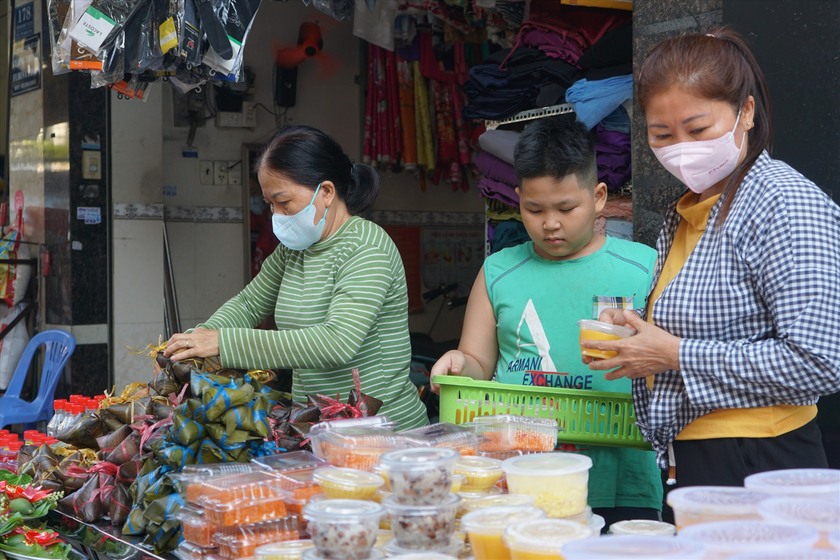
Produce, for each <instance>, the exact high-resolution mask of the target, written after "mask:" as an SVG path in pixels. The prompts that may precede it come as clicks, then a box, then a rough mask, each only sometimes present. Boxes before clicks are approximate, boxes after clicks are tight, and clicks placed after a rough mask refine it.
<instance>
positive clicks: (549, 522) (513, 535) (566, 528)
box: [476, 510, 592, 555]
mask: <svg viewBox="0 0 840 560" xmlns="http://www.w3.org/2000/svg"><path fill="white" fill-rule="evenodd" d="M482 511H485V510H482ZM476 513H477V512H476ZM591 536H592V529H590V528H589V527H587V526H586V525H581V524H580V523H576V522H574V521H566V520H563V519H533V520H530V521H523V522H521V523H516V524H513V525H509V526H508V527H507V528H506V529H505V530H504V534H503V536H502V538H503V539H504V542H505V544H506V545H507V547H508V548H510V549H511V550H518V551H523V552H532V553H543V554H557V555H559V554H560V550H561V548H562V547H563V545H564V544H566V543H568V542H571V541H575V540H578V539H588V538H589V537H591Z"/></svg>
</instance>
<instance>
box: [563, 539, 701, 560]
mask: <svg viewBox="0 0 840 560" xmlns="http://www.w3.org/2000/svg"><path fill="white" fill-rule="evenodd" d="M562 552H563V558H565V559H566V560H609V559H615V560H618V559H624V558H645V559H657V560H682V559H695V558H703V545H701V544H700V543H696V542H693V541H687V540H683V539H681V538H680V537H674V538H670V539H663V538H661V537H649V536H644V535H619V536H614V537H603V538H598V539H584V540H577V541H575V542H570V543H568V544H566V545H564V546H563V547H562Z"/></svg>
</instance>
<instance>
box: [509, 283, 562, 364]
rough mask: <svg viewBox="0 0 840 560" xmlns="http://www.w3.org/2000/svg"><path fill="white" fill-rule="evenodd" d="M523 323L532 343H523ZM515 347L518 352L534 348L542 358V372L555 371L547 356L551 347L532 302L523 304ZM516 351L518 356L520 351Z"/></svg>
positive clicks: (549, 357)
mask: <svg viewBox="0 0 840 560" xmlns="http://www.w3.org/2000/svg"><path fill="white" fill-rule="evenodd" d="M523 323H524V325H525V326H527V327H528V329H527V330H528V331H530V333H531V340H532V342H524V341H523V340H522V339H523V330H524V329H523V328H522V326H523ZM516 346H517V348H518V349H519V350H521V349H522V348H525V347H536V349H537V353H538V354H539V355H540V358H542V367H541V368H540V369H541V370H542V371H557V368H556V367H555V366H554V362H553V361H552V360H551V356H549V350H551V346H550V345H549V343H548V337H547V336H546V334H545V329H544V328H543V325H542V321H540V316H539V315H538V314H537V309H536V307H534V301H533V300H531V299H529V300H528V303H527V304H525V309H524V310H523V311H522V317H521V318H520V320H519V325H518V326H517V327H516ZM519 350H517V353H516V355H517V356H519V354H520V351H519Z"/></svg>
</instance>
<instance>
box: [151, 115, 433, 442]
mask: <svg viewBox="0 0 840 560" xmlns="http://www.w3.org/2000/svg"><path fill="white" fill-rule="evenodd" d="M256 167H257V173H258V178H259V181H260V187H261V188H262V193H263V198H264V199H265V201H266V202H267V203H268V205H269V207H270V208H271V212H272V225H273V229H274V233H275V235H277V237H278V239H279V240H280V242H281V245H280V246H278V247H277V249H275V251H274V253H272V254H271V255H270V256H269V257H268V258H267V259H266V260H265V262H264V263H263V265H262V268H261V270H260V272H259V274H258V275H257V276H256V277H255V278H254V279H253V280H252V281H251V282H250V283H249V284H248V285H247V286H246V287H245V288H244V289H243V290H242V291H241V292H240V293H239V294H238V295H236V296H234V297H233V298H232V299H230V300H229V301H227V302H226V303H225V304H224V305H222V307H220V308H219V309H218V311H216V312H215V313H214V314H213V315H212V316H211V317H210V318H209V319H208V320H207V321H206V322H204V323H202V324H200V325H198V326H197V327H196V328H195V329H193V330H192V331H189V332H187V333H179V334H175V335H173V336H172V338H170V340H169V343H168V346H167V350H166V352H165V354H166V355H167V356H169V357H171V358H172V359H173V360H176V361H177V360H183V359H185V358H193V357H209V356H217V355H218V356H220V358H221V362H222V365H223V366H225V367H230V368H237V369H279V368H285V369H292V370H293V378H292V379H293V381H292V393H293V395H294V398H295V400H297V401H300V402H303V401H305V399H306V395H307V394H316V393H320V394H323V395H330V396H335V395H336V394H337V393H338V394H340V395H341V398H342V400H344V399H346V398H347V396H348V395H349V393H350V390H351V389H352V388H353V379H352V375H351V369H353V368H358V369H359V373H360V377H361V386H362V391H363V392H364V393H365V394H368V395H371V396H373V397H376V398H377V399H380V400H381V401H382V402H383V403H384V404H383V406H382V408H381V409H380V410H379V414H380V415H387V416H388V417H389V418H390V419H391V420H393V421H395V422H396V424H397V428H398V429H409V428H416V427H419V426H422V425H425V424H427V423H428V419H427V416H426V410H425V408H424V406H423V404H422V403H421V402H420V400H419V398H418V395H417V390H416V388H415V387H414V385H413V384H412V383H411V381H410V380H409V377H408V371H409V361H410V356H411V345H410V342H409V336H408V295H407V289H406V282H405V271H404V269H403V265H402V260H401V259H400V255H399V253H398V252H397V249H396V246H395V245H394V243H393V241H392V240H391V238H390V237H388V235H387V234H386V233H385V231H384V230H382V228H380V227H379V226H377V225H376V224H374V223H372V222H369V221H367V220H365V219H363V218H361V217H359V216H358V215H357V214H359V213H360V212H362V211H364V210H365V209H366V208H368V207H369V206H370V205H371V204H373V201H374V200H375V199H376V196H377V194H378V192H379V175H378V173H377V172H376V171H375V170H374V169H373V168H371V167H369V166H367V165H363V164H359V163H353V162H352V161H350V159H349V158H348V157H347V155H346V154H345V153H344V151H343V150H342V148H341V146H339V144H338V143H337V142H336V141H335V140H334V139H332V138H331V137H329V136H328V135H326V134H325V133H324V132H322V131H320V130H317V129H315V128H312V127H307V126H295V127H287V128H283V129H280V130H279V131H278V132H277V133H276V134H275V135H274V137H273V138H272V139H271V140H270V141H269V142H268V143H267V144H266V147H265V149H264V151H263V153H262V154H261V155H260V157H259V159H258V160H257V166H256ZM271 313H273V314H274V320H275V322H276V324H277V330H261V329H257V328H255V327H256V326H257V325H259V324H260V323H261V322H262V321H263V320H264V319H265V318H266V317H267V316H268V315H269V314H271Z"/></svg>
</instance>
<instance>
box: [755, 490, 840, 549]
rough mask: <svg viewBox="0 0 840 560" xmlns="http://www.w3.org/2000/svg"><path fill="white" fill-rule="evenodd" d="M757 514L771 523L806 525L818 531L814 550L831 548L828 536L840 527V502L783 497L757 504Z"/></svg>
mask: <svg viewBox="0 0 840 560" xmlns="http://www.w3.org/2000/svg"><path fill="white" fill-rule="evenodd" d="M758 513H759V515H761V517H762V518H763V519H764V520H766V521H769V522H771V523H785V524H791V525H806V526H809V527H814V528H815V529H816V530H817V531H819V534H820V539H819V541H817V544H816V548H832V546H831V542H830V540H829V534H831V532H832V531H834V530H835V529H837V528H838V527H840V502H830V501H828V500H820V499H817V498H799V497H796V496H789V497H788V496H784V497H780V498H770V499H768V500H764V501H763V502H761V503H760V504H758Z"/></svg>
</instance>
